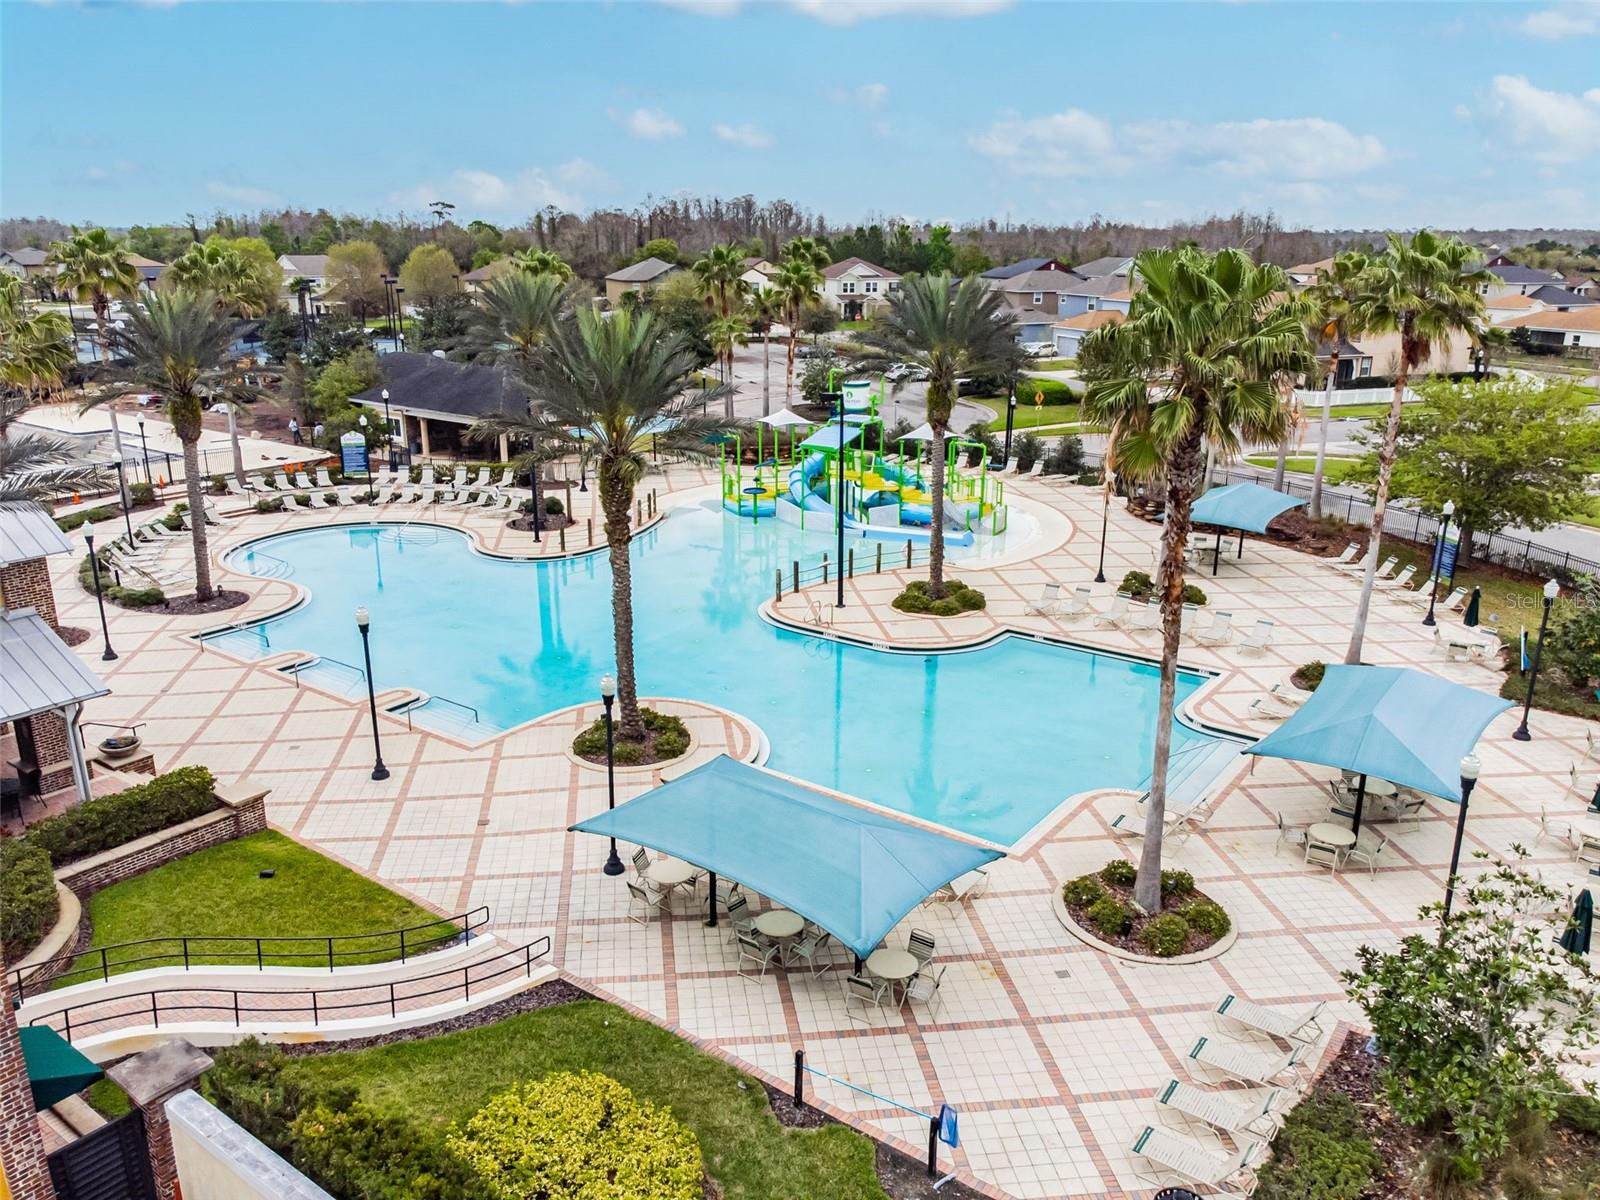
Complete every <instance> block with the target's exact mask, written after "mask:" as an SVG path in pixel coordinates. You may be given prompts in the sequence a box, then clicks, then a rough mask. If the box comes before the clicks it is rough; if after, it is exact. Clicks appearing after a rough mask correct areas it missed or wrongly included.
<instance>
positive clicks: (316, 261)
mask: <svg viewBox="0 0 1600 1200" xmlns="http://www.w3.org/2000/svg"><path fill="white" fill-rule="evenodd" d="M278 267H279V269H280V270H282V271H283V286H284V288H285V289H287V288H288V286H289V284H290V283H292V282H294V280H296V279H306V280H309V281H310V282H311V292H310V294H309V295H308V296H307V297H306V303H307V305H308V307H309V309H310V312H311V315H312V316H316V317H320V316H321V315H322V314H323V312H324V311H325V310H326V309H327V308H328V306H329V305H330V304H331V303H332V302H331V301H330V300H329V299H328V289H329V288H330V287H331V286H332V281H331V280H330V279H329V278H328V256H327V255H326V254H280V255H278ZM289 306H290V307H291V308H294V309H296V310H298V309H299V306H300V300H299V297H297V296H293V295H291V296H289Z"/></svg>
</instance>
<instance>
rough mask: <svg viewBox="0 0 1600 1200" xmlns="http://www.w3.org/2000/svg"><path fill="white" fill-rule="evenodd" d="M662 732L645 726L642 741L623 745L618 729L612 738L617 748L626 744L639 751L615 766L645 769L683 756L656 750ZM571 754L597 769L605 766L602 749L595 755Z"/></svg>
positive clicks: (630, 741)
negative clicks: (590, 763)
mask: <svg viewBox="0 0 1600 1200" xmlns="http://www.w3.org/2000/svg"><path fill="white" fill-rule="evenodd" d="M663 732H665V731H664V730H657V729H651V728H649V727H648V726H647V727H646V728H645V731H644V741H642V742H636V741H634V740H633V739H632V738H629V739H628V740H627V741H626V743H624V741H623V738H622V731H621V730H620V729H619V730H617V731H616V733H615V734H614V735H613V737H614V738H615V740H616V744H617V745H618V746H621V745H624V744H626V745H628V746H636V747H638V749H639V754H638V757H636V758H630V759H629V760H628V761H627V762H625V763H624V762H623V761H622V760H621V759H618V760H617V765H618V766H626V767H647V766H649V765H651V764H652V763H659V762H671V761H672V760H674V759H678V758H682V757H683V755H684V752H683V751H682V750H679V751H677V752H676V753H674V754H662V753H661V752H660V751H659V750H657V749H656V742H657V740H659V738H660V737H661V734H662V733H663ZM573 753H574V754H576V755H577V756H578V757H579V758H581V759H583V761H584V762H592V763H594V764H595V765H596V766H598V767H603V766H605V765H606V752H605V751H604V750H603V749H602V750H601V751H599V753H597V754H581V753H579V752H578V751H577V750H574V751H573Z"/></svg>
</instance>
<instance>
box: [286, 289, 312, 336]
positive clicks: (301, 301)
mask: <svg viewBox="0 0 1600 1200" xmlns="http://www.w3.org/2000/svg"><path fill="white" fill-rule="evenodd" d="M287 286H288V289H289V293H290V295H292V296H293V297H294V298H295V301H296V303H297V304H298V305H299V309H300V348H301V350H304V349H305V346H306V343H308V342H309V341H310V340H311V314H310V312H308V311H307V303H308V301H309V299H310V297H311V292H312V289H314V288H315V287H316V284H314V283H312V282H311V280H309V279H307V278H306V277H305V276H304V275H296V276H295V277H294V278H293V279H291V280H289V283H288V285H287Z"/></svg>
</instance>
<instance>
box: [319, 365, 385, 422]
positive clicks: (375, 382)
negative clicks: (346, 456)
mask: <svg viewBox="0 0 1600 1200" xmlns="http://www.w3.org/2000/svg"><path fill="white" fill-rule="evenodd" d="M381 383H383V371H382V370H381V369H380V368H379V366H378V356H377V355H376V354H374V353H373V352H372V351H371V350H370V349H366V348H363V349H360V350H357V351H356V352H355V353H354V354H348V355H346V356H345V357H344V358H336V359H334V360H333V361H332V362H331V363H329V364H328V365H327V366H325V367H323V368H322V370H321V371H320V372H319V373H318V375H317V378H316V382H315V383H313V384H312V385H311V392H310V395H308V396H307V397H306V400H305V404H304V406H303V407H304V410H305V412H304V415H305V417H306V419H307V420H309V421H311V422H313V423H315V422H317V421H323V422H326V421H327V419H328V418H329V417H330V416H332V415H333V414H334V413H335V412H337V411H338V410H339V409H341V408H343V407H345V406H346V405H348V404H349V403H350V397H352V396H355V395H358V394H359V393H361V392H364V391H366V390H367V389H369V388H375V387H377V386H379V385H380V384H381Z"/></svg>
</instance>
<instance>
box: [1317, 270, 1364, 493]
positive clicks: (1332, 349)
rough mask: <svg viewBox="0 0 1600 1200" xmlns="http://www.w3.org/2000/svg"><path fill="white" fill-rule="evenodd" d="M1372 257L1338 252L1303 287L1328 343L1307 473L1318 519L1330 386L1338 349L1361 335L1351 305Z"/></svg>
mask: <svg viewBox="0 0 1600 1200" xmlns="http://www.w3.org/2000/svg"><path fill="white" fill-rule="evenodd" d="M1371 266H1372V260H1371V259H1370V258H1368V257H1367V255H1366V253H1365V252H1364V251H1361V250H1347V251H1345V252H1344V253H1343V254H1341V255H1338V256H1337V257H1336V258H1335V259H1334V260H1333V262H1332V264H1331V265H1330V266H1329V267H1328V269H1327V270H1326V271H1322V272H1319V273H1318V275H1317V281H1316V283H1314V284H1312V285H1311V286H1310V287H1309V288H1307V289H1306V290H1305V293H1304V295H1305V299H1306V301H1307V303H1308V304H1310V306H1311V310H1312V315H1313V324H1314V326H1315V328H1316V330H1317V335H1318V336H1319V337H1320V338H1321V339H1322V340H1323V341H1325V342H1327V344H1328V377H1327V379H1325V380H1324V381H1323V385H1322V428H1321V432H1320V434H1319V435H1318V437H1317V468H1316V471H1315V473H1313V475H1312V476H1311V519H1312V520H1313V521H1320V520H1321V519H1322V477H1323V472H1324V470H1325V468H1326V465H1327V458H1328V419H1329V417H1330V416H1331V415H1332V409H1333V389H1334V388H1335V386H1337V384H1338V381H1339V357H1340V354H1339V349H1340V347H1341V346H1343V345H1344V343H1345V342H1347V341H1350V340H1351V339H1353V338H1358V337H1360V336H1361V332H1362V331H1361V329H1360V328H1359V327H1358V326H1357V324H1356V321H1355V318H1354V316H1353V315H1352V313H1351V307H1352V305H1354V304H1355V302H1356V300H1357V299H1358V298H1359V297H1360V295H1361V292H1362V289H1363V288H1364V287H1365V286H1366V285H1365V282H1364V278H1365V276H1366V273H1367V271H1368V270H1369V269H1370V268H1371Z"/></svg>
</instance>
